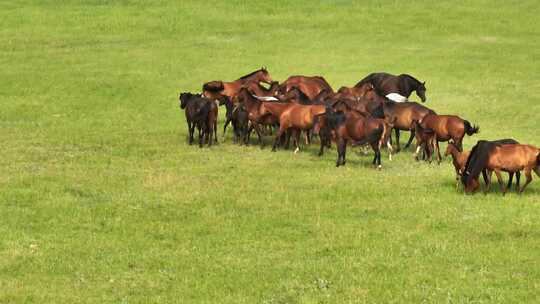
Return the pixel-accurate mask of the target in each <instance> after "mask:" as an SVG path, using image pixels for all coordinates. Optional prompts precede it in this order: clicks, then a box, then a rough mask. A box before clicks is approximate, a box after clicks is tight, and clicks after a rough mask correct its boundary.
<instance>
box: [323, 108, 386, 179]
mask: <svg viewBox="0 0 540 304" xmlns="http://www.w3.org/2000/svg"><path fill="white" fill-rule="evenodd" d="M324 128H326V129H327V131H326V132H325V133H328V134H331V136H332V137H333V138H334V140H335V141H336V145H337V152H338V158H337V161H336V167H339V166H341V165H345V161H346V152H347V144H348V143H351V144H352V145H364V144H369V145H370V146H371V148H372V149H373V151H374V152H375V157H374V158H373V165H375V166H377V167H378V168H379V169H380V168H381V167H382V166H381V151H380V146H381V139H382V137H383V133H384V126H383V125H381V124H380V123H378V122H376V121H370V119H369V118H367V117H364V116H363V115H358V114H354V113H344V112H341V111H338V112H336V111H333V110H332V109H331V108H328V111H326V112H325V114H324Z"/></svg>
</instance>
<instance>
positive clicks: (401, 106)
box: [383, 100, 435, 152]
mask: <svg viewBox="0 0 540 304" xmlns="http://www.w3.org/2000/svg"><path fill="white" fill-rule="evenodd" d="M383 111H384V116H385V117H387V119H395V123H394V130H395V133H396V145H397V149H396V150H397V152H399V151H400V150H401V147H400V144H399V136H400V131H411V136H410V137H409V140H408V141H407V144H406V145H405V149H406V148H408V147H409V146H410V145H411V142H412V140H413V138H414V136H415V129H414V128H411V126H412V122H413V121H414V120H416V121H420V120H421V119H422V118H424V117H425V116H426V115H428V114H435V111H433V110H431V109H429V108H427V107H424V106H423V105H421V104H419V103H416V102H394V101H390V100H387V101H385V102H384V103H383Z"/></svg>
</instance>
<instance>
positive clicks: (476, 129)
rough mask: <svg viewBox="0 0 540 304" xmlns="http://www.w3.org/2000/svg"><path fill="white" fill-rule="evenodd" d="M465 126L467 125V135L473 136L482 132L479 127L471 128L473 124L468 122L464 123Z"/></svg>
mask: <svg viewBox="0 0 540 304" xmlns="http://www.w3.org/2000/svg"><path fill="white" fill-rule="evenodd" d="M463 124H464V125H465V133H467V135H469V136H471V135H473V134H475V133H478V131H480V127H479V126H471V123H470V122H469V121H467V120H464V121H463Z"/></svg>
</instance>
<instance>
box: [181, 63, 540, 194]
mask: <svg viewBox="0 0 540 304" xmlns="http://www.w3.org/2000/svg"><path fill="white" fill-rule="evenodd" d="M413 92H415V93H416V95H417V96H418V97H419V98H420V100H421V101H422V103H424V102H426V100H427V98H426V86H425V82H421V81H419V80H417V79H416V78H415V77H413V76H411V75H408V74H401V75H392V74H389V73H371V74H369V75H368V76H366V77H365V78H364V79H362V80H360V81H359V82H358V83H356V84H355V85H354V86H352V87H341V88H340V89H339V90H337V91H334V90H333V89H332V87H331V86H330V84H329V83H328V82H327V81H326V80H325V79H324V78H323V77H321V76H291V77H289V78H287V79H286V80H285V81H283V82H282V83H279V82H277V81H274V80H273V79H272V77H271V76H270V74H269V73H268V70H267V69H266V68H264V67H263V68H261V69H259V70H256V71H254V72H252V73H249V74H247V75H245V76H243V77H241V78H239V79H237V80H235V81H231V82H225V81H210V82H207V83H204V84H203V87H202V93H199V94H192V93H189V92H185V93H181V94H180V98H179V99H180V107H181V108H182V109H184V110H185V115H186V121H187V124H188V130H189V144H192V143H193V142H194V132H195V128H197V130H198V135H199V137H198V141H199V146H200V147H202V146H203V145H204V144H205V143H207V144H208V145H209V146H210V145H212V144H213V143H217V117H218V105H217V104H216V101H217V102H218V104H219V105H220V106H224V107H225V109H226V115H225V118H226V120H225V124H224V126H223V136H225V132H226V129H227V126H228V125H232V128H233V132H234V141H235V142H238V143H240V144H246V145H247V144H249V142H250V135H251V134H252V132H253V131H255V133H256V134H257V138H258V143H259V144H260V145H261V147H263V146H264V140H263V138H264V137H263V135H265V134H272V133H275V134H274V141H273V144H272V151H276V149H278V148H286V149H288V148H289V146H290V140H291V139H292V141H293V146H294V153H297V152H298V151H299V150H300V142H301V135H302V134H303V135H304V140H305V143H306V145H308V144H310V142H311V141H312V138H313V136H315V135H318V137H319V142H320V150H319V155H322V154H323V153H324V149H325V148H330V147H331V145H332V143H335V144H336V147H337V161H336V166H341V165H345V162H346V151H347V147H348V146H369V147H371V149H372V150H373V151H374V154H375V156H374V158H373V165H374V166H376V167H377V168H379V169H380V168H381V149H383V148H387V149H388V152H389V158H390V160H392V154H393V153H395V152H399V151H400V150H401V146H400V132H401V131H410V137H409V139H408V141H407V143H406V145H405V148H407V147H409V146H410V145H411V144H412V142H413V140H415V142H416V148H415V149H414V156H415V158H416V160H419V157H420V154H422V159H424V160H426V161H429V162H431V161H432V158H433V154H435V152H436V153H437V161H438V162H439V163H440V162H441V160H442V156H441V151H440V148H439V143H440V142H448V146H447V149H446V153H445V155H446V156H451V157H452V160H453V165H454V167H455V171H456V187H459V185H460V184H462V185H463V187H464V190H465V192H466V193H473V192H475V191H476V190H477V189H478V188H479V186H480V182H479V179H480V175H482V177H483V179H484V182H485V187H484V191H485V192H486V191H489V188H490V185H491V176H492V173H493V172H495V175H496V176H497V180H498V182H499V185H500V187H501V191H502V193H503V195H504V193H506V191H507V190H508V189H511V187H512V179H513V176H514V175H515V176H516V190H517V191H518V192H519V193H522V192H523V190H524V189H525V187H526V186H527V185H528V184H529V183H530V182H531V180H532V171H534V172H535V173H536V174H537V175H538V176H540V150H539V149H538V148H537V147H535V146H532V145H524V144H520V143H518V142H517V141H515V140H513V139H501V140H495V141H486V140H480V141H478V142H477V144H476V145H475V146H474V147H473V148H472V150H471V151H463V138H464V137H465V135H469V136H471V135H473V134H475V133H478V131H479V127H477V126H474V125H473V124H471V123H470V122H469V121H467V120H465V119H463V118H461V117H459V116H456V115H440V114H437V113H436V112H435V111H434V110H432V109H430V108H428V107H426V106H424V105H422V104H420V103H417V102H413V101H410V100H409V97H410V96H411V95H412V93H413ZM392 130H393V133H394V134H395V139H394V140H393V138H392ZM393 141H395V142H394V143H393ZM394 146H395V148H394ZM521 171H523V173H524V174H525V177H526V181H525V183H524V184H523V186H521V187H520V176H521ZM501 172H507V173H508V174H509V180H508V184H507V185H505V184H504V182H503V178H502V176H501Z"/></svg>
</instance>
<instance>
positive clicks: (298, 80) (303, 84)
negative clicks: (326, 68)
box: [279, 76, 334, 100]
mask: <svg viewBox="0 0 540 304" xmlns="http://www.w3.org/2000/svg"><path fill="white" fill-rule="evenodd" d="M293 87H297V88H298V89H300V91H302V92H303V93H304V94H306V95H307V97H308V98H309V99H310V100H313V99H315V97H316V96H317V95H319V93H320V92H321V91H323V90H326V91H327V92H331V93H333V92H334V90H333V89H332V87H331V86H330V84H328V82H327V81H326V80H325V79H324V78H323V77H321V76H291V77H289V78H287V80H285V81H284V82H282V83H281V85H280V89H279V91H280V93H281V94H286V93H287V92H288V91H290V90H291V89H292V88H293Z"/></svg>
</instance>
